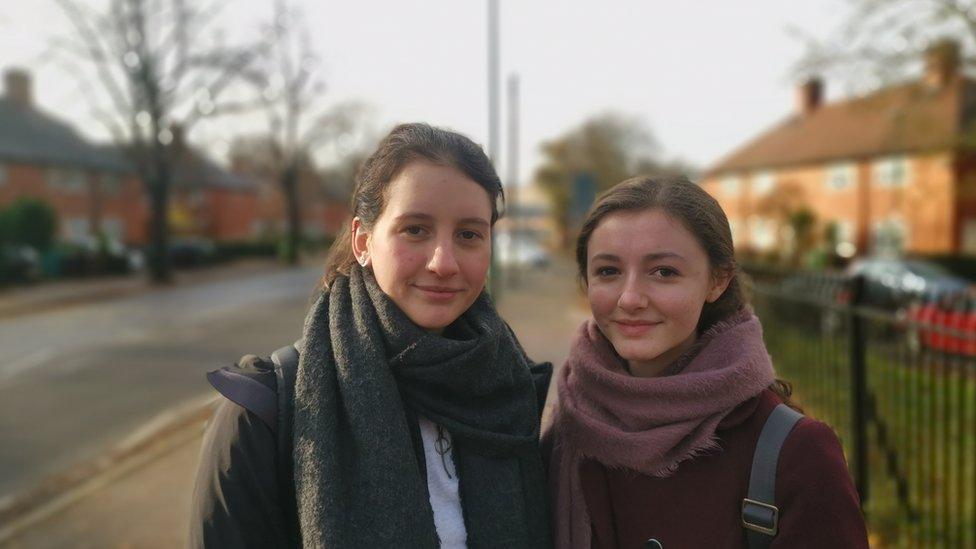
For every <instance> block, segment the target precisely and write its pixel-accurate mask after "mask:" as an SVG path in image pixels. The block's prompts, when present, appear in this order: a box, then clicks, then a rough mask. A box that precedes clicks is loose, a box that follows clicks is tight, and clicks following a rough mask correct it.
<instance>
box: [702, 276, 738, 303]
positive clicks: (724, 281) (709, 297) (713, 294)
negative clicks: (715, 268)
mask: <svg viewBox="0 0 976 549" xmlns="http://www.w3.org/2000/svg"><path fill="white" fill-rule="evenodd" d="M731 281H732V274H731V273H719V274H718V275H716V276H713V277H712V285H711V286H710V287H709V288H708V293H707V294H705V301H706V302H707V303H715V302H716V301H717V300H718V298H720V297H722V294H723V293H725V290H726V289H727V288H728V287H729V282H731Z"/></svg>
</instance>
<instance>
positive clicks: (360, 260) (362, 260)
mask: <svg viewBox="0 0 976 549" xmlns="http://www.w3.org/2000/svg"><path fill="white" fill-rule="evenodd" d="M359 266H360V267H365V266H366V256H365V255H364V256H362V257H360V258H359Z"/></svg>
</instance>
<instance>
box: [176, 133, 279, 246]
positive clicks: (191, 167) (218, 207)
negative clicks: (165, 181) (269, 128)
mask: <svg viewBox="0 0 976 549" xmlns="http://www.w3.org/2000/svg"><path fill="white" fill-rule="evenodd" d="M172 131H173V141H172V142H171V143H170V145H169V153H170V155H171V161H172V167H173V173H172V182H171V188H170V205H169V225H170V230H171V231H172V234H173V236H174V237H199V238H206V239H209V240H214V241H243V240H253V239H255V238H256V237H257V236H259V235H257V234H255V231H254V225H255V219H256V218H257V216H258V212H259V209H260V207H261V197H260V193H259V185H258V182H257V181H256V180H255V179H253V178H251V177H249V176H247V175H243V174H239V173H235V172H232V171H229V170H227V169H224V168H223V167H221V166H220V165H218V164H217V163H215V162H214V161H213V160H211V159H210V158H208V157H207V155H206V154H204V153H203V152H202V151H200V150H198V149H196V148H194V147H192V146H190V145H189V144H187V143H186V142H185V141H184V139H183V131H182V129H181V128H179V127H174V128H173V129H172Z"/></svg>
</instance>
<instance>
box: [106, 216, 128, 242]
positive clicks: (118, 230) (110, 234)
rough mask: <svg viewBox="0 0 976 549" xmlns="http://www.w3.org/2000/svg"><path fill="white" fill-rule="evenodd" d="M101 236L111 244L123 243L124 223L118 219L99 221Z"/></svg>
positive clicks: (110, 218)
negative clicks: (111, 242)
mask: <svg viewBox="0 0 976 549" xmlns="http://www.w3.org/2000/svg"><path fill="white" fill-rule="evenodd" d="M101 227H102V234H103V235H104V236H105V238H107V239H109V240H110V241H113V242H124V241H125V223H124V222H123V221H122V219H121V218H118V217H104V218H102V220H101Z"/></svg>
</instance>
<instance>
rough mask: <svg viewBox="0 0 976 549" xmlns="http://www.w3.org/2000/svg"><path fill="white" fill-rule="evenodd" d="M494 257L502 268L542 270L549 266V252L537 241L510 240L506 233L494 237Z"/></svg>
mask: <svg viewBox="0 0 976 549" xmlns="http://www.w3.org/2000/svg"><path fill="white" fill-rule="evenodd" d="M495 254H496V255H495V257H496V258H497V260H498V263H499V264H500V265H502V266H503V267H512V266H517V267H532V268H538V269H544V268H546V267H548V266H549V262H550V257H549V252H548V251H546V249H545V248H543V247H542V245H541V244H539V242H538V241H536V240H533V239H531V238H524V237H521V236H516V237H515V242H514V246H513V242H512V238H511V236H510V235H509V234H508V233H499V234H497V235H496V237H495Z"/></svg>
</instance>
